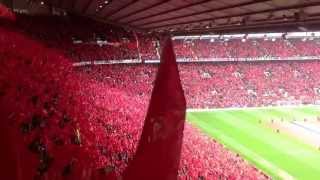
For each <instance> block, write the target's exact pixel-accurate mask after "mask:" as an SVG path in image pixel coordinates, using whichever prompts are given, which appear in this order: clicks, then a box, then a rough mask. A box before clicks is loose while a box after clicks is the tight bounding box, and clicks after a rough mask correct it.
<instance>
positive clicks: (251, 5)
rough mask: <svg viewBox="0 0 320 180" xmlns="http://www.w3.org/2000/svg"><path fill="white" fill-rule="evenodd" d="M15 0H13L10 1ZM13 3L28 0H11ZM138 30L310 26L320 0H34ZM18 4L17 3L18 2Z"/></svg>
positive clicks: (319, 16) (315, 23)
mask: <svg viewBox="0 0 320 180" xmlns="http://www.w3.org/2000/svg"><path fill="white" fill-rule="evenodd" d="M5 1H10V0H5ZM11 1H13V3H12V4H16V5H18V4H19V2H20V3H21V2H25V1H26V0H11ZM28 2H29V4H30V2H31V3H38V4H39V3H40V4H41V5H43V6H44V5H49V6H50V7H56V8H60V9H63V10H66V11H67V12H72V13H75V14H80V15H84V16H88V17H91V18H94V19H97V20H101V21H106V22H112V23H114V24H118V25H122V26H127V27H131V28H135V29H140V30H146V31H153V32H166V31H167V32H171V33H172V34H178V35H179V34H200V33H229V32H232V33H247V32H262V31H264V32H265V31H268V32H277V31H281V32H287V31H310V30H319V29H320V28H319V27H320V26H319V25H320V13H319V12H320V1H319V0H68V1H64V0H43V1H41V0H36V1H35V0H29V1H28ZM13 8H15V7H14V5H13Z"/></svg>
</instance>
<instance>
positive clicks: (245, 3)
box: [137, 0, 271, 26]
mask: <svg viewBox="0 0 320 180" xmlns="http://www.w3.org/2000/svg"><path fill="white" fill-rule="evenodd" d="M268 1H271V0H251V1H249V2H243V3H239V4H235V5H231V6H225V7H220V8H214V9H209V10H205V11H200V12H195V13H191V14H186V15H181V16H175V17H170V18H165V19H160V20H154V21H150V22H146V23H142V24H137V26H145V25H149V24H155V23H159V22H164V21H170V20H175V19H181V18H187V17H191V16H197V15H201V14H206V13H212V12H217V11H223V10H226V9H232V8H239V7H242V6H248V5H252V4H257V3H263V2H268Z"/></svg>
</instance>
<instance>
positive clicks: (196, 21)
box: [148, 2, 320, 29]
mask: <svg viewBox="0 0 320 180" xmlns="http://www.w3.org/2000/svg"><path fill="white" fill-rule="evenodd" d="M312 6H320V2H310V3H305V4H299V5H291V6H287V7H278V8H274V9H267V10H263V11H254V12H247V13H240V14H235V15H228V16H219V17H216V18H206V19H199V20H193V21H186V22H180V23H170V24H164V25H158V26H151V27H148V29H158V28H163V27H170V26H176V25H184V24H193V23H199V22H206V21H212V20H217V19H227V18H233V17H240V16H250V15H256V14H262V13H270V12H275V11H285V10H291V9H300V8H307V7H312Z"/></svg>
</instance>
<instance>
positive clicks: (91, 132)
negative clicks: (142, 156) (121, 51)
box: [0, 23, 268, 180]
mask: <svg viewBox="0 0 320 180" xmlns="http://www.w3.org/2000/svg"><path fill="white" fill-rule="evenodd" d="M42 25H43V24H42ZM42 25H41V26H40V25H39V31H40V32H38V33H33V32H32V33H30V32H28V30H29V29H23V28H22V29H21V28H20V27H21V26H20V25H15V24H14V23H9V24H6V25H4V24H3V26H1V27H0V54H1V56H0V65H1V66H0V67H1V71H0V107H1V108H0V119H2V125H3V126H2V127H1V128H2V130H5V131H4V132H1V133H3V134H5V135H10V138H9V139H8V140H7V141H6V142H4V143H7V145H8V146H10V147H13V148H14V150H15V151H12V152H11V153H13V154H14V155H16V156H15V157H13V158H14V160H13V161H10V162H8V164H7V165H8V166H11V165H13V164H14V163H16V164H15V165H17V166H15V165H14V168H16V167H18V168H19V169H18V172H19V173H17V174H13V175H15V176H17V179H19V177H20V179H21V178H23V179H56V180H57V179H78V180H87V179H100V178H107V179H117V178H119V177H120V176H121V173H122V171H123V170H124V168H125V167H126V166H127V164H128V162H130V160H131V159H132V157H133V154H134V152H135V148H136V146H137V142H138V139H139V136H140V134H141V130H142V124H143V119H144V113H145V112H146V107H147V103H148V98H149V96H150V91H151V88H152V82H153V78H154V75H155V71H156V70H155V67H150V69H149V68H147V69H146V68H145V66H137V67H135V66H132V68H133V69H135V70H137V71H138V69H139V68H140V70H141V71H140V73H138V74H137V77H140V76H141V77H143V78H146V79H147V82H146V81H145V82H146V83H144V82H143V81H141V80H142V79H143V78H142V79H139V78H137V77H135V76H134V78H137V79H134V78H133V77H132V78H131V77H130V76H131V74H126V75H125V76H124V74H118V75H117V74H116V73H125V71H126V72H127V73H131V72H134V70H131V69H128V68H124V66H123V67H122V66H114V67H112V69H114V70H111V69H109V70H110V73H112V74H114V76H112V74H111V75H107V74H106V73H107V71H108V70H107V69H106V70H102V69H100V70H97V69H95V68H94V69H87V68H84V69H78V70H77V71H75V70H74V68H73V67H72V60H70V58H72V57H73V56H71V57H69V56H66V54H65V45H64V44H59V46H60V48H58V44H54V41H53V40H50V38H52V36H48V37H47V36H46V35H43V33H44V32H43V28H42V27H43V26H42ZM32 28H35V27H34V26H33V27H32ZM58 34H59V33H58ZM61 38H63V36H61ZM57 42H59V40H57ZM59 43H60V42H59ZM119 71H120V72H119ZM127 81H131V82H130V83H128V84H127ZM108 82H110V83H108ZM130 87H131V88H132V89H131V88H130ZM138 90H139V91H141V92H139V93H137V91H138ZM6 132H7V133H6ZM16 150H18V151H16ZM8 157H9V158H10V157H12V156H8ZM11 160H12V159H11ZM267 178H268V177H267V176H265V175H264V174H263V173H261V172H260V171H258V170H257V169H255V168H254V167H252V166H251V165H249V164H248V163H247V162H245V161H243V160H242V158H240V157H239V156H238V155H237V154H235V153H232V152H230V151H228V150H226V149H225V148H224V147H223V146H222V145H221V144H219V143H217V142H215V141H214V140H212V139H211V138H208V137H207V136H205V135H203V134H201V133H200V132H198V131H197V130H196V129H194V128H193V127H192V126H191V125H189V124H186V127H185V131H184V142H183V149H182V158H181V165H180V170H179V179H267Z"/></svg>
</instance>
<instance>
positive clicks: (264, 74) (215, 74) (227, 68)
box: [83, 60, 320, 108]
mask: <svg viewBox="0 0 320 180" xmlns="http://www.w3.org/2000/svg"><path fill="white" fill-rule="evenodd" d="M319 68H320V62H319V61H317V60H314V61H294V62H293V61H276V62H238V63H234V62H224V63H221V62H220V63H188V64H179V69H180V74H181V79H182V83H183V87H184V90H185V94H186V98H187V105H188V108H205V107H207V108H223V107H258V106H269V105H278V104H277V102H289V103H290V102H300V103H302V104H314V103H316V101H317V100H320V81H319V80H317V79H318V78H317V77H319V76H320V73H319V71H318V69H319ZM156 69H157V65H113V66H111V67H109V66H97V67H87V68H83V71H85V72H88V73H89V74H93V75H92V78H95V79H97V80H98V81H101V82H104V83H106V84H109V85H111V86H112V87H118V88H120V89H123V90H125V91H126V92H127V93H128V94H130V95H132V96H134V95H138V96H139V98H140V99H144V101H148V98H149V96H150V93H151V87H152V83H153V79H154V75H155V72H156ZM128 74H130V76H128Z"/></svg>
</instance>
